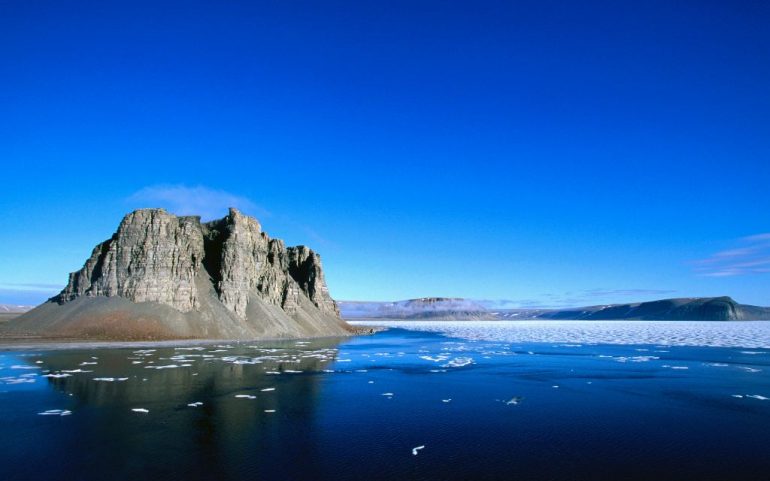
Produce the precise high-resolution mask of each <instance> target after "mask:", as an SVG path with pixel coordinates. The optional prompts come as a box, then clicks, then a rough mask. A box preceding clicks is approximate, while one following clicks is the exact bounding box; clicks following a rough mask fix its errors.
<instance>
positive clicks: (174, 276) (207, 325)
mask: <svg viewBox="0 0 770 481" xmlns="http://www.w3.org/2000/svg"><path fill="white" fill-rule="evenodd" d="M349 331H350V328H349V326H348V325H347V324H346V323H345V322H344V321H342V319H340V317H339V310H338V309H337V304H336V303H335V302H334V300H332V298H331V296H330V295H329V290H328V288H327V287H326V282H325V279H324V275H323V269H322V266H321V258H320V256H319V255H318V254H317V253H315V252H313V251H312V250H311V249H309V248H307V247H305V246H299V247H288V248H287V247H286V246H285V245H284V243H283V241H281V240H280V239H270V238H269V236H268V235H267V234H265V233H264V232H262V228H261V226H260V224H259V222H258V221H257V220H256V219H254V218H252V217H248V216H245V215H243V214H241V213H240V212H238V211H237V210H236V209H230V212H229V215H228V216H226V217H225V218H223V219H220V220H216V221H212V222H207V223H201V222H200V218H199V217H197V216H187V217H177V216H175V215H172V214H169V213H167V212H166V211H165V210H163V209H141V210H137V211H134V212H132V213H130V214H128V215H126V216H125V217H124V218H123V220H122V222H121V223H120V226H119V227H118V230H117V232H115V234H113V236H112V237H111V238H110V239H109V240H107V241H105V242H102V243H101V244H99V245H97V246H96V247H95V248H94V250H93V252H92V253H91V256H90V257H89V259H88V260H87V261H86V262H85V265H84V266H83V268H82V269H80V270H79V271H77V272H73V273H72V274H70V276H69V282H68V283H67V286H66V287H65V288H64V289H63V290H62V291H61V293H60V294H59V295H57V296H56V297H53V298H51V299H50V300H49V301H48V302H46V303H44V304H42V305H40V306H38V307H36V308H35V309H33V310H31V311H29V312H27V313H26V314H23V315H22V316H19V317H18V318H16V319H13V320H12V321H9V322H8V323H7V325H6V326H4V327H3V330H2V335H3V337H12V336H13V337H33V338H34V337H67V338H80V339H82V338H95V339H110V340H146V339H176V338H180V339H181V338H188V339H189V338H206V339H256V338H278V337H316V336H337V335H345V334H348V333H349Z"/></svg>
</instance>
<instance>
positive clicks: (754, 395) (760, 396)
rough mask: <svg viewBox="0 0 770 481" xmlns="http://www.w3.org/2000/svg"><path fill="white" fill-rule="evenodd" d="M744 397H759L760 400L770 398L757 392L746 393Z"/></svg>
mask: <svg viewBox="0 0 770 481" xmlns="http://www.w3.org/2000/svg"><path fill="white" fill-rule="evenodd" d="M746 397H750V398H754V399H759V400H760V401H767V400H768V399H770V397H765V396H762V395H759V394H746Z"/></svg>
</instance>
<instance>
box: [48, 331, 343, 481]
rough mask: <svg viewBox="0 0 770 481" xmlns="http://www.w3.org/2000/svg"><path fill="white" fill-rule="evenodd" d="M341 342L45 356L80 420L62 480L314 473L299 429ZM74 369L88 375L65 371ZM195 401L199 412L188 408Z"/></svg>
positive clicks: (310, 412)
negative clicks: (88, 475) (87, 476)
mask: <svg viewBox="0 0 770 481" xmlns="http://www.w3.org/2000/svg"><path fill="white" fill-rule="evenodd" d="M338 343H339V340H335V339H325V340H314V341H312V343H307V344H301V345H297V344H296V343H294V342H286V343H273V344H270V345H267V344H260V345H259V346H244V345H241V346H234V347H233V346H205V347H200V348H184V349H170V348H163V349H157V350H154V351H149V350H138V349H137V350H130V349H103V350H96V351H58V352H50V353H46V354H44V355H43V356H41V357H40V359H42V361H43V364H42V366H43V368H44V369H49V370H51V372H53V373H63V374H70V376H69V377H62V378H48V382H49V383H50V384H51V385H52V386H53V387H55V389H57V390H59V391H61V392H63V393H66V394H67V395H69V396H71V398H72V401H73V403H72V405H71V406H70V407H69V409H71V410H72V411H73V413H74V414H73V417H75V416H76V417H77V422H76V423H71V425H72V429H73V430H75V432H71V433H69V434H70V435H69V436H68V438H69V439H76V440H77V444H78V445H77V446H73V447H72V448H73V449H72V454H70V455H68V457H69V458H70V459H68V462H67V463H66V465H65V469H67V470H69V469H71V470H72V472H71V473H60V474H61V476H62V477H66V478H72V479H82V478H83V476H82V473H87V472H97V473H99V472H101V473H103V472H110V470H114V472H115V473H116V478H118V479H137V478H140V479H141V478H147V477H150V478H162V477H173V478H181V477H184V478H185V479H229V478H243V477H245V476H256V477H261V476H269V477H271V478H280V479H291V478H295V479H296V478H307V477H308V476H309V475H308V473H312V472H313V469H314V467H313V466H312V463H309V462H308V461H309V460H312V459H316V457H315V456H312V455H311V456H309V454H310V453H311V452H312V451H313V450H314V449H315V448H314V447H313V445H312V443H310V442H309V440H311V439H313V437H312V436H308V435H307V434H308V433H303V432H301V431H298V430H307V429H308V428H309V427H310V426H313V423H312V422H309V421H310V420H309V419H308V418H310V417H312V416H313V414H314V408H315V404H316V402H317V399H318V397H319V390H320V381H321V376H320V375H319V373H322V371H323V370H324V369H325V368H326V367H327V366H328V364H329V363H331V362H332V361H333V360H334V358H335V356H336V354H337V350H336V346H337V344H338ZM93 358H96V359H93ZM91 363H96V364H91ZM170 366H176V367H170ZM78 369H80V370H82V371H93V372H69V373H68V372H67V371H75V370H78ZM98 378H114V379H116V380H115V381H98V380H95V379H98ZM122 378H128V379H126V380H123V381H121V380H117V379H122ZM271 388H272V389H274V390H271ZM265 389H267V390H265ZM263 390H265V391H263ZM237 395H240V396H243V397H236V396H237ZM245 396H251V397H245ZM195 402H201V403H203V404H202V405H200V406H199V407H191V406H188V404H190V403H195ZM135 408H144V409H147V410H148V411H149V412H148V413H137V412H134V411H132V409H135ZM271 411H274V412H271ZM268 440H269V442H268ZM90 451H92V452H93V453H94V454H90ZM96 453H101V455H98V454H96ZM104 453H112V455H111V456H108V457H105V456H103V454H104ZM300 460H302V462H298V461H300ZM70 474H71V476H70Z"/></svg>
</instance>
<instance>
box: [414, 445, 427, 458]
mask: <svg viewBox="0 0 770 481" xmlns="http://www.w3.org/2000/svg"><path fill="white" fill-rule="evenodd" d="M421 449H425V445H424V444H423V445H422V446H417V447H415V448H412V455H413V456H417V451H419V450H421Z"/></svg>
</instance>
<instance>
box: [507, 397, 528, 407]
mask: <svg viewBox="0 0 770 481" xmlns="http://www.w3.org/2000/svg"><path fill="white" fill-rule="evenodd" d="M523 399H524V398H523V397H521V396H514V397H512V398H511V399H509V400H507V401H505V404H507V405H514V406H518V405H519V404H521V401H522V400H523Z"/></svg>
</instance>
